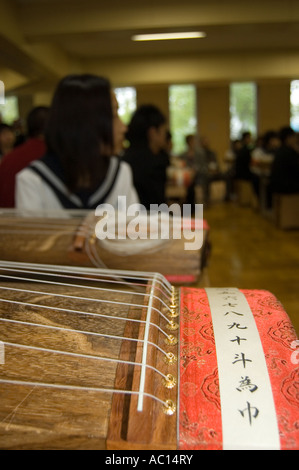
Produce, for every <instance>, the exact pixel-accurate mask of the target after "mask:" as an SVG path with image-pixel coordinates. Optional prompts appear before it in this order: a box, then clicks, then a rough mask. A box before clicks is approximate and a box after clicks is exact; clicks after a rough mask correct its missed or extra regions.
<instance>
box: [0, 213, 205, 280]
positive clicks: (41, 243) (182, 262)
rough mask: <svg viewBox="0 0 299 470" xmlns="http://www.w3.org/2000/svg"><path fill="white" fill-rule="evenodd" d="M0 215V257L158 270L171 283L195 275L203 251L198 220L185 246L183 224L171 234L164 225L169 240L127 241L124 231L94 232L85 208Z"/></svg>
mask: <svg viewBox="0 0 299 470" xmlns="http://www.w3.org/2000/svg"><path fill="white" fill-rule="evenodd" d="M0 215H1V216H0V259H2V260H5V261H20V262H25V263H43V264H59V265H72V266H86V267H100V268H103V267H104V268H109V269H125V270H137V271H149V272H160V273H161V274H163V275H164V276H166V277H168V278H169V279H170V281H171V282H172V283H178V284H190V283H193V282H195V281H196V280H197V279H198V278H199V276H200V274H201V272H202V269H203V267H204V265H205V264H206V257H207V255H208V242H207V238H208V230H207V225H206V223H205V222H204V221H202V222H201V227H200V228H198V230H197V229H196V233H197V234H198V235H197V236H198V237H199V234H202V237H203V243H202V246H200V247H199V248H196V247H195V245H194V249H193V248H192V249H185V248H186V243H190V240H187V239H186V238H185V236H184V231H183V229H182V231H181V237H180V238H177V239H175V238H173V236H172V234H173V231H172V227H170V228H169V234H170V236H169V239H161V238H158V239H156V240H150V236H149V234H147V235H145V236H146V237H148V238H147V239H141V238H137V239H136V240H131V239H130V238H129V236H128V233H127V234H126V238H125V239H119V238H117V239H115V240H113V239H108V238H107V239H103V240H100V239H99V238H98V237H97V236H96V227H97V224H98V223H99V221H100V218H99V217H96V216H95V215H94V214H93V213H90V212H85V211H82V212H81V211H75V212H74V211H65V212H64V215H65V217H63V218H62V217H61V216H60V217H59V215H58V214H57V212H54V213H52V214H51V213H48V214H47V216H46V217H45V216H44V214H40V216H38V214H34V215H32V214H27V216H26V217H25V216H23V217H22V216H21V215H20V214H19V213H18V212H17V211H16V210H5V209H2V210H1V214H0ZM202 224H204V225H203V226H202ZM192 231H194V228H192ZM116 236H118V233H117V232H116ZM188 236H189V235H188ZM200 236H201V235H200Z"/></svg>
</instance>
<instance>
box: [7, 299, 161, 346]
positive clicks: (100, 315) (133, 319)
mask: <svg viewBox="0 0 299 470" xmlns="http://www.w3.org/2000/svg"><path fill="white" fill-rule="evenodd" d="M0 302H6V303H11V304H18V305H27V306H28V307H38V308H45V309H48V310H58V311H60V312H65V313H76V314H81V315H86V316H90V317H102V318H109V319H113V320H120V321H130V322H136V323H145V321H144V320H138V319H135V318H128V317H117V316H113V315H103V314H102V313H93V312H84V311H81V310H73V309H67V308H63V307H50V306H49V305H40V304H33V303H30V302H21V301H19V300H10V299H0ZM110 303H113V302H112V301H111V302H110ZM114 303H119V304H120V305H122V304H121V302H114ZM142 307H144V306H142ZM151 326H154V327H155V328H157V329H158V330H159V331H160V332H161V333H162V334H163V335H164V336H166V337H168V334H167V333H166V332H165V331H164V330H163V329H162V328H161V327H160V326H159V325H156V324H155V323H151Z"/></svg>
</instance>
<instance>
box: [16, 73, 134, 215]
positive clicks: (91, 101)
mask: <svg viewBox="0 0 299 470" xmlns="http://www.w3.org/2000/svg"><path fill="white" fill-rule="evenodd" d="M125 132H126V126H125V125H124V124H123V123H122V121H121V120H120V118H119V116H118V112H117V101H116V98H115V95H114V93H113V92H112V90H111V86H110V83H109V81H108V80H107V79H105V78H101V77H97V76H94V75H89V74H84V75H69V76H67V77H65V78H64V79H62V80H61V81H60V83H59V84H58V87H57V89H56V92H55V94H54V97H53V101H52V105H51V108H50V114H49V118H48V122H47V126H46V131H45V141H46V146H47V152H46V154H45V156H44V157H43V158H42V159H40V160H36V161H34V162H32V163H31V165H30V166H29V167H27V168H25V169H24V170H22V171H21V172H20V173H18V175H17V189H16V205H17V207H18V208H22V209H31V210H38V209H48V210H50V209H53V210H55V209H63V208H64V209H94V208H96V207H97V206H98V205H100V204H102V203H108V204H111V205H113V206H114V207H116V205H117V202H118V199H117V197H118V196H126V197H127V200H126V203H127V205H129V204H132V203H136V202H139V200H138V196H137V193H136V191H135V188H134V186H133V183H132V174H131V169H130V167H129V165H128V164H126V163H124V162H122V161H121V160H120V159H119V158H118V157H117V155H118V153H119V152H120V150H121V149H122V144H123V139H124V134H125Z"/></svg>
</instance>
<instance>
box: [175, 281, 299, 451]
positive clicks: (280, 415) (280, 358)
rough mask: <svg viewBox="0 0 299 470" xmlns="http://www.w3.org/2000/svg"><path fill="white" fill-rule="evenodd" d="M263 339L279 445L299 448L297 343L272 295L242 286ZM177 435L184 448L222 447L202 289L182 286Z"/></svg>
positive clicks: (209, 328) (210, 328) (214, 366)
mask: <svg viewBox="0 0 299 470" xmlns="http://www.w3.org/2000/svg"><path fill="white" fill-rule="evenodd" d="M241 292H243V294H244V295H245V297H246V299H247V302H248V304H249V306H250V308H251V311H252V312H253V315H254V318H255V321H256V324H257V328H258V330H259V334H260V337H261V341H262V345H263V349H264V353H265V358H266V363H267V367H268V372H269V377H270V381H271V386H272V391H273V396H274V403H275V408H276V414H277V420H278V428H279V435H280V446H281V449H299V367H298V360H299V352H298V349H297V350H296V346H298V345H299V342H298V338H297V336H296V332H295V330H294V328H293V326H292V324H291V322H290V320H289V318H288V316H287V314H286V312H285V311H284V309H283V306H282V305H281V303H280V302H279V301H278V300H277V299H276V298H275V296H274V295H273V294H271V293H270V292H267V291H261V290H241ZM180 324H181V331H180V343H181V351H180V436H179V447H180V449H182V450H193V449H209V450H213V449H214V450H215V449H222V424H221V406H220V395H219V381H218V369H217V357H216V350H215V341H214V335H213V326H212V318H211V313H210V308H209V303H208V298H207V295H206V292H205V290H204V289H193V288H187V287H186V288H181V322H180Z"/></svg>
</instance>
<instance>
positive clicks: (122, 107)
mask: <svg viewBox="0 0 299 470" xmlns="http://www.w3.org/2000/svg"><path fill="white" fill-rule="evenodd" d="M114 92H115V96H116V99H117V102H118V114H119V116H120V118H121V119H122V121H123V122H124V123H125V124H129V122H130V119H131V116H132V114H133V113H134V111H135V109H136V90H135V88H133V87H123V88H115V89H114Z"/></svg>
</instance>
